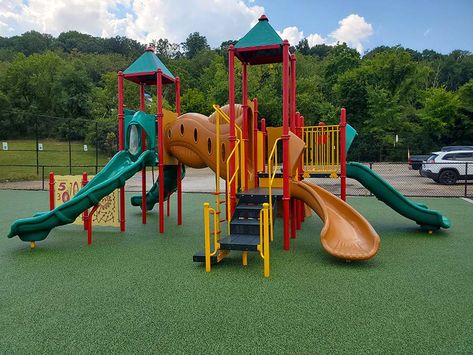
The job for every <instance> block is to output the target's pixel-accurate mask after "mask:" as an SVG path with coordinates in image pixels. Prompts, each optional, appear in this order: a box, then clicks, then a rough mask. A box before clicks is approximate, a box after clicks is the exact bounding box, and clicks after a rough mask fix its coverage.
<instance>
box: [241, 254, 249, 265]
mask: <svg viewBox="0 0 473 355" xmlns="http://www.w3.org/2000/svg"><path fill="white" fill-rule="evenodd" d="M241 263H242V264H243V266H248V252H247V251H242V252H241Z"/></svg>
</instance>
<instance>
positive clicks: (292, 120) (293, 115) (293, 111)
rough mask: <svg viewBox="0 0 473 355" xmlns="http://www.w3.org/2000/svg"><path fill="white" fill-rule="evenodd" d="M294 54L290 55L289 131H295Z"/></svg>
mask: <svg viewBox="0 0 473 355" xmlns="http://www.w3.org/2000/svg"><path fill="white" fill-rule="evenodd" d="M296 62H297V61H296V55H295V54H292V55H291V100H290V102H291V118H290V120H291V132H293V133H295V134H297V132H296Z"/></svg>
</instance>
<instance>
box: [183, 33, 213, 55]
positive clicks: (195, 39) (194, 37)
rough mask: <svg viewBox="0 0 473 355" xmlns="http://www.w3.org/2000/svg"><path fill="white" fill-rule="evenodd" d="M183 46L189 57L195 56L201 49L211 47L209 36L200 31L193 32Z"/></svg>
mask: <svg viewBox="0 0 473 355" xmlns="http://www.w3.org/2000/svg"><path fill="white" fill-rule="evenodd" d="M182 47H183V48H184V53H185V55H186V57H187V58H189V59H192V58H194V57H195V56H196V55H197V53H199V52H200V51H203V50H209V49H210V46H209V45H208V43H207V38H205V36H201V35H200V33H199V32H194V33H191V34H190V35H189V36H188V37H187V39H186V41H185V42H184V43H182Z"/></svg>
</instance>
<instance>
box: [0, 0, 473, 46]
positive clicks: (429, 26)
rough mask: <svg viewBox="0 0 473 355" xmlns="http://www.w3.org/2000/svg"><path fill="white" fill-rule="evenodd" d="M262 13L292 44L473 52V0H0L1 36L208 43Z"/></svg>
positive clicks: (233, 33) (237, 31)
mask: <svg viewBox="0 0 473 355" xmlns="http://www.w3.org/2000/svg"><path fill="white" fill-rule="evenodd" d="M262 13H264V14H266V15H267V16H268V17H269V19H270V23H271V24H272V25H273V27H274V28H275V29H276V30H277V31H278V32H279V33H280V34H281V36H282V37H284V39H288V40H289V41H290V42H291V44H297V42H298V41H299V40H300V39H301V38H304V37H305V38H308V40H309V43H310V44H311V45H315V44H318V43H327V44H333V43H336V42H337V41H339V42H347V43H348V45H349V46H351V47H353V48H356V49H357V50H358V51H360V52H361V53H363V52H364V51H366V50H369V49H372V48H375V47H377V46H380V45H388V46H393V45H397V44H400V45H402V46H404V47H409V48H412V49H416V50H423V49H426V48H427V49H434V50H436V51H439V52H442V53H449V52H450V51H452V50H454V49H464V50H468V51H471V52H473V21H472V20H471V17H473V0H450V1H449V0H443V1H440V0H430V1H428V0H411V1H407V0H332V1H329V0H312V1H309V0H293V1H291V0H151V1H150V0H54V1H51V0H0V36H5V37H10V36H14V35H19V34H21V33H24V32H26V31H30V30H36V31H39V32H42V33H49V34H52V35H55V36H57V35H58V34H59V33H61V32H64V31H69V30H76V31H80V32H83V33H89V34H91V35H94V36H102V37H110V36H117V35H120V36H127V37H130V38H133V39H136V40H138V41H140V42H142V43H146V42H150V41H152V40H157V39H159V38H167V39H169V40H170V41H171V42H174V43H181V42H183V41H184V40H185V39H186V37H187V36H188V35H189V33H192V32H200V33H201V34H203V35H205V36H206V37H207V39H208V41H209V43H210V45H211V46H212V47H217V46H219V45H220V43H221V42H223V41H225V40H228V39H238V38H240V37H241V36H243V35H244V34H245V33H246V32H247V31H248V30H249V29H250V28H251V26H252V25H254V24H255V22H256V21H257V19H258V17H259V16H260V15H261V14H262Z"/></svg>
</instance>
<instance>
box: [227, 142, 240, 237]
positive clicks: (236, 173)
mask: <svg viewBox="0 0 473 355" xmlns="http://www.w3.org/2000/svg"><path fill="white" fill-rule="evenodd" d="M240 142H241V141H240V140H239V139H237V140H236V142H235V147H233V150H232V151H231V152H230V154H229V155H228V158H227V217H228V218H227V229H228V235H230V221H231V215H230V214H231V202H230V190H231V189H230V186H231V184H232V183H233V180H235V185H236V186H238V172H239V170H240V165H239V164H237V166H236V169H235V171H234V173H233V175H232V176H230V159H231V158H232V156H233V155H234V154H235V158H236V159H235V160H237V161H238V147H239V145H240Z"/></svg>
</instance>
